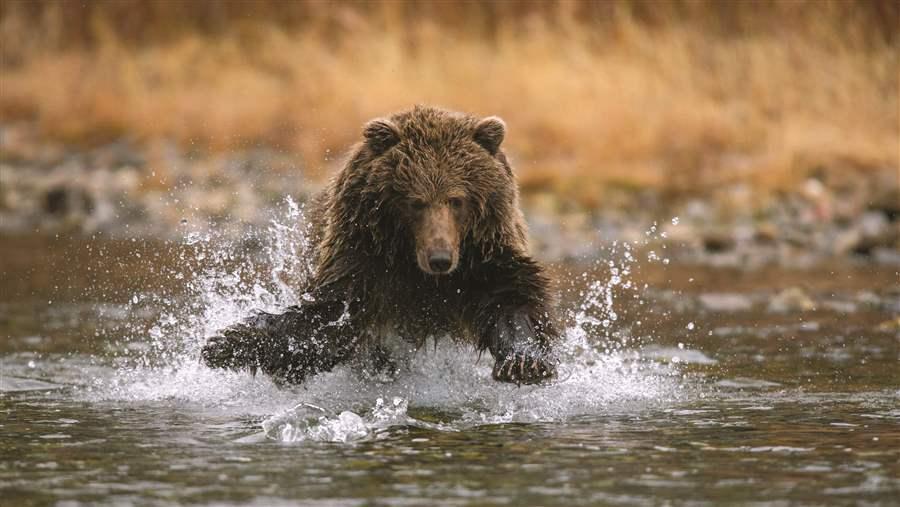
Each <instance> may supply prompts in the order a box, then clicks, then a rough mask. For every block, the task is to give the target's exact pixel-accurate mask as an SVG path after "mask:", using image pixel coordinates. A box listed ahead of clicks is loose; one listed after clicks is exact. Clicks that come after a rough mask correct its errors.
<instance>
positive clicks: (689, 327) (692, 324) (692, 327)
mask: <svg viewBox="0 0 900 507" xmlns="http://www.w3.org/2000/svg"><path fill="white" fill-rule="evenodd" d="M687 328H688V329H690V330H693V329H694V323H693V322H688V325H687Z"/></svg>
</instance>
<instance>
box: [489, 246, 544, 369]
mask: <svg viewBox="0 0 900 507" xmlns="http://www.w3.org/2000/svg"><path fill="white" fill-rule="evenodd" d="M486 270H488V271H487V275H486V276H484V277H483V278H482V279H481V280H480V281H479V283H478V286H476V287H473V289H474V291H476V292H480V293H482V294H483V295H482V297H480V298H475V301H476V303H475V304H476V306H475V308H474V315H473V316H472V320H473V324H474V326H473V327H474V331H475V333H476V335H477V337H478V340H479V341H478V346H479V348H480V349H481V350H484V349H487V350H489V351H490V352H491V355H492V356H493V357H494V361H495V363H494V369H493V372H492V376H493V377H494V379H495V380H499V381H501V382H512V383H516V384H535V383H538V382H541V381H542V380H545V379H548V378H551V377H553V376H555V375H556V366H555V359H554V358H553V355H552V352H553V351H552V347H553V342H554V341H556V339H557V338H558V336H559V335H558V333H557V331H556V328H555V326H554V323H553V320H552V317H551V316H550V311H549V308H548V305H549V303H550V299H549V289H548V282H547V280H546V278H545V277H544V276H543V273H542V272H541V268H540V266H538V265H537V263H535V262H534V261H532V260H531V259H529V258H527V257H524V256H523V257H515V258H511V259H507V260H505V261H503V262H495V263H494V264H493V265H488V267H487V268H486Z"/></svg>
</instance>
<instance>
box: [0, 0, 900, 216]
mask: <svg viewBox="0 0 900 507" xmlns="http://www.w3.org/2000/svg"><path fill="white" fill-rule="evenodd" d="M12 1H13V5H12V7H13V8H11V6H10V5H7V6H6V7H4V9H3V12H2V14H3V19H2V21H0V44H2V45H3V46H5V47H7V48H9V47H10V46H9V44H12V42H11V41H13V40H15V41H16V45H15V47H14V48H13V49H12V50H9V49H7V51H6V53H4V54H3V57H4V58H3V66H2V89H0V120H2V121H3V122H9V121H14V120H19V119H23V118H24V119H33V120H35V121H36V122H37V124H38V125H39V127H40V129H41V131H42V133H43V134H45V135H46V136H48V137H51V138H55V139H61V140H64V141H69V142H76V143H97V142H103V141H107V140H110V139H113V138H117V137H120V136H127V137H130V138H133V139H135V140H138V141H140V142H143V143H151V144H152V143H153V142H154V141H157V140H160V139H171V140H174V141H176V142H178V143H180V144H181V145H183V146H185V147H193V148H194V149H200V150H233V149H239V148H243V147H247V146H255V145H258V144H261V145H270V146H275V147H278V148H281V149H287V150H292V151H295V152H297V153H298V154H299V156H300V157H302V160H304V161H305V163H306V165H307V166H308V168H309V169H310V170H311V171H313V172H321V171H322V169H325V168H327V167H328V166H329V165H330V163H329V161H331V160H334V159H336V158H338V157H337V155H339V154H340V153H341V152H342V151H343V150H345V149H346V148H347V147H348V146H349V145H350V144H351V143H353V142H354V141H355V140H356V139H357V138H358V133H359V126H360V125H361V124H362V123H363V122H364V121H365V120H367V119H368V118H371V117H375V116H379V115H384V114H387V113H389V112H391V111H394V110H397V109H402V108H407V107H409V106H411V105H412V104H416V103H428V104H437V105H442V106H445V107H448V108H452V109H458V110H463V111H468V112H472V113H475V114H479V115H488V114H497V115H500V116H502V117H504V118H505V119H506V121H507V123H508V125H509V127H510V133H509V137H508V143H507V147H508V150H510V151H511V153H512V154H513V156H514V158H515V159H516V161H517V166H518V168H519V171H520V173H521V175H522V180H523V185H525V187H526V188H529V189H541V188H545V187H547V186H550V187H552V188H554V189H556V190H559V191H563V192H567V193H570V194H573V195H575V196H577V197H579V198H580V199H582V200H583V201H584V202H585V204H588V205H592V204H596V203H595V202H592V200H594V199H597V198H598V196H599V195H600V192H599V191H600V190H601V189H602V188H603V187H605V186H608V185H610V184H614V185H620V186H621V185H625V186H643V185H660V186H663V187H665V188H669V189H673V190H676V191H681V190H685V189H700V190H702V189H703V188H708V187H711V186H715V185H719V184H721V183H722V182H726V181H732V180H735V179H741V180H746V181H749V182H751V183H753V184H754V185H757V186H758V187H766V188H768V187H773V186H778V185H782V184H785V183H787V182H790V181H792V180H794V179H795V178H796V177H798V176H800V175H802V174H804V173H805V172H806V171H807V170H809V169H810V168H812V167H816V166H823V165H824V166H840V167H848V166H852V167H857V168H885V167H889V168H893V169H894V170H897V168H898V166H900V164H898V157H900V146H898V143H900V141H898V139H900V118H898V107H900V106H898V72H900V71H898V47H897V39H898V37H897V34H896V28H895V27H894V26H893V24H890V23H888V24H887V25H885V26H887V27H888V28H887V29H886V30H885V29H884V28H885V27H884V26H873V21H872V20H873V19H877V17H878V16H879V15H884V14H883V13H881V11H882V10H886V12H887V13H888V14H891V13H894V14H896V8H895V7H893V5H895V4H891V3H890V2H874V3H869V4H852V3H844V2H835V3H819V2H812V3H798V2H786V3H774V4H769V3H766V4H756V5H751V6H750V8H747V7H746V5H745V6H744V7H742V8H737V7H736V8H735V9H736V11H737V12H732V11H731V10H729V9H728V4H727V3H726V4H713V5H712V7H716V8H715V9H711V8H710V7H711V6H710V5H707V4H704V3H697V2H690V1H688V2H678V3H670V4H646V3H641V2H638V3H632V2H620V3H615V4H603V5H600V6H599V7H602V9H599V10H598V6H597V5H594V4H592V6H593V7H594V9H593V10H590V16H586V15H585V13H584V12H582V10H583V8H584V6H585V5H586V4H581V3H577V2H575V3H572V2H568V3H566V2H564V3H560V4H552V5H550V6H549V7H547V6H542V7H541V8H539V9H535V7H534V6H533V5H531V4H521V3H519V4H515V5H514V6H513V7H509V6H508V5H507V4H492V5H493V10H491V7H492V5H481V4H471V3H465V4H461V5H458V6H454V5H450V6H449V7H447V4H427V5H428V6H430V7H432V10H437V11H438V13H441V12H445V13H448V12H453V10H454V8H455V7H459V8H460V9H462V11H463V12H462V14H459V13H457V14H456V16H455V17H454V18H452V19H453V21H452V22H445V21H441V20H440V19H439V16H433V15H417V14H414V13H412V14H411V13H410V12H407V11H408V9H407V10H404V9H398V5H400V6H403V5H407V6H408V4H399V3H394V2H389V1H385V2H382V3H378V4H375V5H372V4H339V5H335V4H327V5H325V4H321V3H318V2H306V3H302V4H291V6H290V11H291V13H293V14H294V17H293V18H291V19H292V21H291V23H278V22H274V21H272V20H271V19H266V18H265V17H262V18H259V19H254V20H252V22H247V23H241V24H228V23H226V24H225V25H224V26H225V28H224V29H222V28H221V27H219V28H217V29H216V30H215V31H214V33H211V32H210V31H209V30H203V29H192V28H191V27H187V28H183V29H182V30H180V31H178V30H176V33H175V34H174V35H173V34H170V33H168V32H167V34H166V36H164V37H163V36H159V37H155V38H154V37H153V36H152V35H146V34H145V35H144V36H142V37H143V39H142V40H138V41H135V40H129V39H128V38H127V37H124V36H123V35H122V32H121V30H118V29H117V27H116V25H115V24H114V23H111V21H110V19H114V18H111V17H110V16H106V17H104V16H102V15H98V14H96V12H95V13H94V15H92V16H91V17H90V20H89V21H90V22H89V23H87V26H88V28H87V29H84V30H87V32H86V33H89V34H90V38H89V40H88V41H87V42H85V41H84V40H81V39H78V38H77V37H76V38H75V39H74V40H73V39H72V37H73V36H72V35H71V34H68V35H66V34H67V32H65V31H64V30H61V29H60V28H58V24H59V23H58V19H57V18H58V17H59V15H60V14H58V12H59V11H58V10H57V11H54V8H58V7H59V5H58V4H56V3H54V2H45V3H44V4H43V8H44V9H43V11H41V13H40V16H39V18H34V17H33V15H32V18H28V16H27V15H26V13H24V10H23V9H17V8H14V7H16V5H15V3H16V0H12ZM63 5H64V6H65V4H63ZM104 5H105V4H102V3H101V4H99V7H100V8H97V9H95V11H98V12H100V13H101V14H102V13H103V12H104V11H103V9H102V7H103V6H104ZM169 5H171V4H169ZM279 5H283V4H279V3H277V2H275V3H274V4H269V3H267V4H265V6H266V8H267V9H269V10H270V13H272V12H274V13H275V15H277V10H278V6H279ZM360 5H361V6H360ZM504 5H506V7H503V9H500V10H501V12H499V13H498V12H497V9H498V8H499V6H504ZM660 5H661V6H662V7H664V8H662V9H661V10H662V11H663V12H661V13H659V12H656V11H654V9H653V7H654V6H656V7H660ZM734 5H738V3H734ZM20 7H21V6H20ZM69 7H71V6H69ZM95 7H97V6H95ZM304 9H306V10H304ZM485 9H487V11H485ZM648 9H649V11H648ZM866 9H868V10H866ZM857 10H860V11H862V13H857V12H856V11H857ZM482 11H485V12H489V13H490V16H487V17H485V16H480V17H479V15H478V13H483V12H482ZM645 11H648V12H650V13H651V14H652V15H648V14H647V12H645ZM870 11H871V12H870ZM53 12H57V14H56V16H57V18H54V15H53ZM298 12H299V13H311V14H310V15H309V16H306V17H303V16H297V15H296V14H297V13H298ZM429 12H431V11H429ZM642 12H643V14H641V13H642ZM873 12H874V15H873ZM879 13H880V14H879ZM156 15H162V16H164V15H165V13H163V14H160V13H157V14H156ZM29 19H38V20H39V21H40V23H39V26H40V27H43V28H41V29H38V30H34V29H33V28H31V29H27V30H26V29H23V26H25V24H26V21H28V20H29ZM54 19H56V21H54ZM151 19H157V18H153V17H152V16H151ZM485 19H487V20H488V22H482V23H480V24H478V23H474V22H473V23H474V24H475V25H477V27H478V28H477V29H476V28H473V29H467V28H466V26H467V24H466V23H467V20H470V21H471V20H481V21H484V20H485ZM48 20H49V21H48ZM726 21H728V23H729V24H727V25H726V24H725V22H726ZM54 23H56V24H54ZM81 24H82V25H84V24H85V23H81ZM54 27H56V28H54ZM485 27H487V28H485ZM716 27H718V28H719V29H716ZM733 27H737V28H739V29H740V30H738V33H728V31H729V29H731V28H733ZM42 30H43V32H42ZM117 30H118V31H117ZM44 32H46V33H44ZM51 35H53V36H51ZM41 37H45V38H46V40H44V41H42V40H41ZM67 37H68V38H67ZM82 38H83V37H82ZM48 41H49V42H48ZM79 41H80V42H79Z"/></svg>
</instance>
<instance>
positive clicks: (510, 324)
mask: <svg viewBox="0 0 900 507" xmlns="http://www.w3.org/2000/svg"><path fill="white" fill-rule="evenodd" d="M503 135H504V130H503V124H502V122H499V120H496V119H486V120H481V121H479V120H477V119H475V118H472V117H469V116H466V115H462V114H457V113H451V112H447V111H443V110H439V109H434V108H426V107H417V108H415V109H414V110H412V111H408V112H404V113H400V114H397V115H394V116H392V117H390V118H389V119H387V120H375V121H373V122H370V123H369V124H368V125H367V127H366V130H365V132H364V137H365V139H366V141H365V142H363V143H361V144H359V145H357V146H356V147H355V148H354V150H353V152H352V154H351V156H350V158H349V160H348V162H347V164H346V166H345V167H344V169H343V170H342V171H341V172H340V173H339V174H338V175H337V177H336V178H335V179H334V180H333V182H332V184H331V185H330V186H329V188H328V189H326V190H325V191H324V192H323V194H321V195H320V196H318V197H317V198H316V199H315V200H314V202H313V206H312V209H311V218H312V228H311V229H312V235H313V239H314V243H315V244H316V268H315V273H314V276H313V278H312V280H311V282H310V285H309V287H307V288H306V289H307V291H306V292H307V293H308V294H309V295H310V296H311V298H310V300H309V301H304V302H303V303H301V304H300V305H298V306H293V307H290V308H288V309H286V310H285V311H284V312H283V313H279V314H267V313H260V314H257V315H256V316H253V317H251V318H250V319H248V320H246V321H244V322H242V323H240V324H237V325H235V326H232V327H230V328H228V329H226V330H224V331H223V332H222V333H221V334H220V335H219V336H215V337H213V338H211V339H210V340H209V341H208V342H207V344H206V346H204V348H203V351H202V357H203V360H204V362H205V363H206V364H208V365H209V366H212V367H226V368H233V369H250V370H253V371H255V370H256V369H260V370H262V371H263V372H264V373H266V374H268V375H271V376H272V377H274V378H275V379H277V380H280V381H285V382H290V383H299V382H302V381H303V380H304V379H305V378H307V377H308V376H309V375H312V374H315V373H317V372H321V371H328V370H330V369H332V368H333V367H334V366H335V365H337V364H340V363H342V362H346V361H348V360H349V359H351V358H353V357H354V356H358V355H359V354H360V353H364V352H366V351H367V352H369V353H371V352H372V351H380V350H381V349H380V342H381V340H382V339H383V338H384V337H385V336H386V335H387V334H389V333H395V334H398V335H400V336H401V337H403V338H404V339H406V340H408V341H410V342H412V343H414V344H416V345H417V346H421V345H422V343H424V341H425V339H426V338H427V337H428V336H434V337H441V336H443V335H449V336H451V337H454V338H457V339H460V340H463V341H466V342H468V343H471V344H472V345H474V346H475V347H476V348H477V349H478V350H480V351H485V350H487V351H489V352H490V354H491V355H492V356H493V357H494V359H495V366H494V371H493V376H494V378H495V379H497V380H501V381H508V382H515V383H533V382H539V381H541V380H543V379H545V378H548V377H550V376H552V375H553V374H554V360H553V358H552V345H553V342H554V341H556V339H557V336H558V335H557V332H556V328H555V326H554V322H553V317H552V314H551V311H550V306H549V304H550V297H549V282H548V280H547V278H546V277H545V275H544V274H543V270H542V268H541V266H540V265H538V264H537V263H536V262H535V261H534V260H532V259H531V258H530V257H529V256H528V254H527V236H526V228H525V223H524V219H523V218H522V215H521V212H520V211H519V207H518V193H517V188H516V182H515V178H514V175H513V172H512V169H511V167H510V166H509V163H508V161H507V159H506V156H505V155H504V154H503V152H502V150H500V149H499V144H500V142H501V141H502V138H503ZM451 194H453V195H459V194H462V195H464V196H465V199H466V202H467V207H466V213H465V216H462V215H460V217H457V218H458V220H459V223H458V224H455V225H457V226H458V227H459V233H458V236H459V237H460V239H459V244H458V251H457V253H458V266H456V267H455V269H454V270H453V271H452V272H450V273H449V274H446V275H440V276H436V275H431V274H426V273H425V272H423V271H422V269H420V265H419V264H417V259H416V252H417V247H418V246H417V237H416V234H417V231H420V230H421V229H422V227H421V224H420V222H417V221H416V218H415V216H414V214H413V213H411V212H410V211H409V202H410V200H413V199H421V200H425V201H428V202H444V201H441V199H444V198H445V197H446V196H448V195H451ZM376 355H377V354H376Z"/></svg>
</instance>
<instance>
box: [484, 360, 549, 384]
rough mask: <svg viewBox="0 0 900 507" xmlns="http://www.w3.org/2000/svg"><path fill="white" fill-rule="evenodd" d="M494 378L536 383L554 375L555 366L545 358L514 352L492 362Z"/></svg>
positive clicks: (503, 380)
mask: <svg viewBox="0 0 900 507" xmlns="http://www.w3.org/2000/svg"><path fill="white" fill-rule="evenodd" d="M491 376H493V377H494V380H498V381H500V382H511V383H513V384H518V385H521V384H537V383H540V382H543V381H544V380H549V379H551V378H553V377H555V376H556V367H555V366H554V365H553V364H552V363H551V362H550V361H548V360H547V359H542V358H538V357H531V356H528V355H526V354H515V355H513V356H510V357H507V358H506V359H502V360H498V361H497V362H496V363H494V371H493V372H491Z"/></svg>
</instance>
